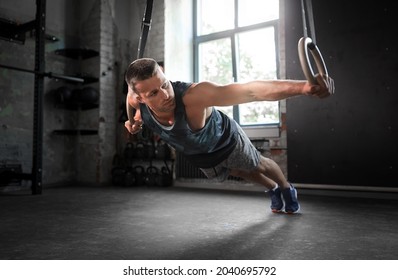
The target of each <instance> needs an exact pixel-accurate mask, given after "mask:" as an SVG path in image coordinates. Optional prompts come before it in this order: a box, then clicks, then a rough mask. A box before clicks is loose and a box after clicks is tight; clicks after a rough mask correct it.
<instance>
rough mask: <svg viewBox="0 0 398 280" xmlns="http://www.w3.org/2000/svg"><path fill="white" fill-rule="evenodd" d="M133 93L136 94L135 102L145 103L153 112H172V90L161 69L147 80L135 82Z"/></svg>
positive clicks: (173, 102)
mask: <svg viewBox="0 0 398 280" xmlns="http://www.w3.org/2000/svg"><path fill="white" fill-rule="evenodd" d="M134 91H135V93H137V94H138V97H137V100H138V101H139V102H140V103H145V104H146V105H148V106H149V108H151V110H152V111H154V112H162V113H165V112H170V111H174V108H175V98H174V90H173V87H172V85H171V83H170V81H169V80H167V78H166V77H165V75H164V74H163V72H162V70H161V69H158V71H157V72H156V75H154V76H152V77H151V78H149V79H146V80H143V81H138V82H135V84H134Z"/></svg>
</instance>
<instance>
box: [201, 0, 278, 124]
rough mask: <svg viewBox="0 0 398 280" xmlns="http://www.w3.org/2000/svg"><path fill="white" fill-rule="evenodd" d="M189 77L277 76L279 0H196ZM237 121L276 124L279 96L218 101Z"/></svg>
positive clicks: (216, 79) (222, 81)
mask: <svg viewBox="0 0 398 280" xmlns="http://www.w3.org/2000/svg"><path fill="white" fill-rule="evenodd" d="M194 7H195V13H194V15H195V16H196V18H195V19H194V29H195V30H194V47H195V80H197V81H204V80H208V81H213V82H216V83H220V84H226V83H231V82H245V81H250V80H254V79H277V78H278V64H277V61H278V59H277V25H278V19H279V0H217V1H214V0H196V1H195V5H194ZM218 109H220V110H221V111H223V112H225V113H226V114H227V115H229V116H231V117H232V118H234V119H235V120H236V121H237V122H238V123H239V124H240V125H242V126H254V125H256V126H257V125H262V126H264V125H270V124H273V125H275V124H279V121H280V119H279V102H253V103H248V104H241V105H239V106H233V107H232V106H231V107H219V108H218Z"/></svg>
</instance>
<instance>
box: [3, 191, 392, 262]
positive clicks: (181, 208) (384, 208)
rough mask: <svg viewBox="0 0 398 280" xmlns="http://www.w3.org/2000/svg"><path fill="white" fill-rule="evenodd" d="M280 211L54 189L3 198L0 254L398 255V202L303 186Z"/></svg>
mask: <svg viewBox="0 0 398 280" xmlns="http://www.w3.org/2000/svg"><path fill="white" fill-rule="evenodd" d="M299 194H300V195H299V199H300V203H301V208H302V211H301V213H300V214H297V215H286V214H273V213H271V211H270V210H269V205H270V199H269V197H268V196H267V195H266V194H265V193H263V192H258V191H250V192H248V191H236V190H234V191H231V190H220V189H216V190H214V189H213V190H212V189H200V188H184V187H169V188H150V187H136V188H121V187H82V186H79V187H78V186H69V187H54V188H47V189H44V190H43V194H42V195H35V196H33V195H30V194H12V193H3V194H1V195H0V201H1V203H0V222H1V226H0V245H1V250H0V259H3V260H6V259H8V260H13V259H24V260H30V259H38V260H41V259H44V260H53V259H61V260H86V259H90V260H134V259H135V260H157V259H161V260H176V259H185V260H195V259H198V260H213V259H220V260H225V259H227V260H228V259H238V260H239V259H245V260H252V259H269V260H291V259H294V260H315V259H316V260H318V259H319V260H346V259H355V260H366V259H371V260H386V259H398V238H397V232H398V203H397V200H396V199H392V200H390V199H375V198H369V197H362V198H361V197H357V198H349V197H344V196H330V195H327V196H323V195H314V194H308V193H307V194H306V192H305V191H304V190H303V191H301V192H300V191H299Z"/></svg>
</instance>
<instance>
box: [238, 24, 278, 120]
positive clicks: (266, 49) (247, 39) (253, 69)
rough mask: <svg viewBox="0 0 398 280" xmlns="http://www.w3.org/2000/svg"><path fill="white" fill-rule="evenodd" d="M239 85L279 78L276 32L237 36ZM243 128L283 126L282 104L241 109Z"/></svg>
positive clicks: (264, 104) (270, 30) (265, 103)
mask: <svg viewBox="0 0 398 280" xmlns="http://www.w3.org/2000/svg"><path fill="white" fill-rule="evenodd" d="M236 42H237V48H238V53H239V58H238V82H247V81H251V80H257V79H262V80H264V79H265V80H268V79H276V78H277V67H276V53H275V37H274V28H273V27H270V28H263V29H259V30H255V31H249V32H244V33H239V34H238V35H237V36H236ZM239 120H240V123H241V124H242V125H253V124H265V123H279V102H277V101H275V102H254V103H248V104H242V105H239Z"/></svg>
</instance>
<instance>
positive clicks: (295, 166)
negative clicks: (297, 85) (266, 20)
mask: <svg viewBox="0 0 398 280" xmlns="http://www.w3.org/2000/svg"><path fill="white" fill-rule="evenodd" d="M393 6H394V2H392V1H385V0H383V1H377V2H375V3H374V4H373V5H365V4H363V3H362V2H356V1H343V0H336V1H313V12H314V18H315V29H316V37H317V45H318V46H319V48H320V50H321V52H322V54H323V57H324V59H325V62H326V64H327V66H328V70H329V73H330V75H331V76H332V77H333V78H334V79H335V83H336V94H335V95H334V96H332V97H330V98H328V99H316V98H306V97H300V98H293V99H289V100H288V102H287V130H288V133H287V139H288V173H289V180H290V181H292V182H298V183H308V184H333V185H359V186H389V187H398V184H397V183H396V181H395V179H396V176H395V174H397V169H398V164H397V161H398V159H397V158H398V149H397V145H398V129H397V114H398V113H397V111H398V88H397V84H396V80H397V77H398V59H397V56H398V43H397V35H398V29H397V28H396V24H395V21H394V20H393V19H394V17H396V16H397V15H398V10H397V8H395V7H394V8H393ZM286 12H287V13H286V16H287V22H286V45H287V47H286V61H287V65H286V67H287V77H288V78H290V79H304V75H303V74H302V70H301V68H300V66H299V63H298V55H297V42H298V40H299V38H300V37H302V34H303V31H302V21H301V10H300V1H291V0H287V1H286Z"/></svg>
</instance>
